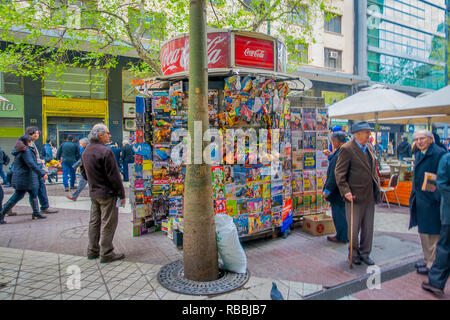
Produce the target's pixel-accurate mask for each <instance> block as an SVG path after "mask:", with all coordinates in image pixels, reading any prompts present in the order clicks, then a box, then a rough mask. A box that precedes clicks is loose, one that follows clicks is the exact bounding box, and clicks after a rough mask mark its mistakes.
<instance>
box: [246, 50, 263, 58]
mask: <svg viewBox="0 0 450 320" xmlns="http://www.w3.org/2000/svg"><path fill="white" fill-rule="evenodd" d="M244 55H245V56H246V57H253V58H258V59H264V50H261V49H256V50H252V49H250V48H247V49H245V51H244Z"/></svg>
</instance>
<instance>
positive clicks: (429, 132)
mask: <svg viewBox="0 0 450 320" xmlns="http://www.w3.org/2000/svg"><path fill="white" fill-rule="evenodd" d="M419 134H424V135H425V136H426V137H428V138H431V139H433V142H434V136H433V133H432V132H431V131H428V130H420V131H417V132H416V133H414V139H415V138H416V137H417V135H419Z"/></svg>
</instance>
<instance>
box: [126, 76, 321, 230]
mask: <svg viewBox="0 0 450 320" xmlns="http://www.w3.org/2000/svg"><path fill="white" fill-rule="evenodd" d="M182 88H183V85H182V82H173V83H172V85H171V87H170V90H168V91H157V92H153V93H152V96H151V97H150V98H142V97H136V106H137V108H136V109H137V122H136V143H137V144H142V143H144V144H146V145H149V146H150V147H151V152H149V155H148V156H143V155H139V154H137V155H136V156H135V164H134V167H133V170H132V174H131V176H132V179H131V184H130V186H131V188H132V189H133V192H131V193H130V197H131V199H130V201H131V203H132V208H133V221H134V223H133V235H134V236H139V235H142V234H145V233H147V232H149V231H153V230H159V229H161V230H163V231H165V232H167V234H168V236H169V237H172V233H173V230H180V231H183V194H184V178H185V173H186V167H185V165H183V164H182V163H181V160H185V159H186V148H185V147H186V145H185V144H182V143H181V144H180V139H174V138H173V137H176V136H177V135H176V134H174V133H175V132H176V130H180V129H187V111H188V93H187V92H182ZM288 93H289V87H288V86H287V84H286V83H285V82H280V81H274V80H273V79H267V78H264V77H262V76H257V77H250V76H232V77H229V78H226V79H225V87H224V90H223V95H221V96H222V98H221V99H220V103H219V91H218V90H209V94H208V109H209V120H210V128H211V129H217V130H220V132H221V133H222V137H223V140H222V141H221V142H222V147H223V152H218V149H215V150H214V151H213V152H211V159H212V161H213V164H212V166H211V170H212V172H211V178H212V194H213V198H214V210H215V213H216V214H217V213H226V214H228V215H230V216H232V217H233V219H234V222H235V224H236V226H237V230H238V233H239V236H240V237H245V236H251V235H254V234H257V233H260V232H265V231H274V230H275V228H277V227H280V226H281V224H282V212H283V208H284V207H287V205H288V204H289V205H291V203H292V210H293V213H294V216H299V215H304V214H313V213H318V212H322V211H323V210H324V209H325V208H326V207H325V204H324V201H323V200H322V196H321V192H319V190H321V189H322V185H323V183H324V181H325V179H326V177H325V175H326V169H327V162H328V161H327V157H326V156H325V155H324V154H323V152H321V150H324V149H327V148H328V140H327V130H328V128H327V123H328V117H327V110H326V109H325V108H316V107H311V108H310V107H308V108H307V107H305V108H295V109H292V110H291V107H290V101H289V100H288V99H287V95H288ZM221 94H222V92H221ZM138 100H139V101H140V103H138ZM139 104H143V106H142V107H141V108H139V107H138V105H139ZM249 128H252V129H255V132H256V133H257V135H258V137H257V138H258V139H257V141H258V146H257V150H258V151H259V150H260V148H263V150H264V149H265V150H267V152H266V153H264V154H263V156H262V157H260V156H261V153H259V155H260V156H258V159H257V161H255V159H252V153H251V152H250V150H249V149H250V146H249V145H248V141H247V142H246V144H245V145H244V146H243V145H242V144H239V143H238V138H239V137H238V136H235V137H234V146H230V145H229V144H231V143H232V142H231V141H229V140H227V139H226V138H225V137H226V136H227V135H226V131H227V130H228V129H235V130H237V129H242V130H243V131H244V132H245V131H246V130H247V129H249ZM260 129H265V130H260ZM275 129H278V130H276V131H277V132H279V136H278V134H277V135H276V136H274V137H273V138H274V141H272V135H273V134H274V132H275ZM261 132H266V134H267V139H259V138H260V137H259V135H260V134H261ZM171 139H174V140H177V141H172V140H171ZM224 140H225V141H224ZM275 140H277V141H275ZM291 141H292V143H291ZM273 142H274V143H273ZM275 142H278V143H275ZM261 144H264V145H261ZM180 146H181V147H180ZM239 147H240V148H242V147H244V148H245V152H244V154H245V156H244V159H242V158H239V156H238V155H239V152H238V151H239V150H237V149H238V148H239ZM272 147H274V148H275V147H276V148H277V150H272ZM230 149H231V150H233V149H234V150H235V153H234V154H233V155H234V158H233V159H229V158H228V159H227V157H226V156H227V154H226V152H225V151H226V150H230ZM274 153H275V154H277V155H278V156H279V157H278V160H279V161H277V162H271V160H273V157H272V156H271V155H272V154H274ZM241 154H242V153H241ZM220 157H221V158H220ZM230 160H231V161H230ZM252 160H253V161H252ZM230 163H231V164H230ZM250 163H254V164H250Z"/></svg>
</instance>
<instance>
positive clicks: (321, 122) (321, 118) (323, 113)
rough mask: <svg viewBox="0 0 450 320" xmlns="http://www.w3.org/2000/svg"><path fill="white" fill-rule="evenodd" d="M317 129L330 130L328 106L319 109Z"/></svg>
mask: <svg viewBox="0 0 450 320" xmlns="http://www.w3.org/2000/svg"><path fill="white" fill-rule="evenodd" d="M316 128H317V131H328V110H327V109H326V108H318V109H317V126H316Z"/></svg>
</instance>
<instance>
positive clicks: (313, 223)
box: [302, 213, 336, 236]
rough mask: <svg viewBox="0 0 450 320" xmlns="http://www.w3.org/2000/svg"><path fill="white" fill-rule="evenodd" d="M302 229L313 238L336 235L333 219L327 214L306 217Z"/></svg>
mask: <svg viewBox="0 0 450 320" xmlns="http://www.w3.org/2000/svg"><path fill="white" fill-rule="evenodd" d="M302 229H303V231H304V232H306V233H309V234H311V235H313V236H323V235H326V234H334V233H336V229H335V227H334V223H333V218H332V217H330V216H327V215H326V214H325V213H320V214H314V215H310V216H305V217H304V218H303V226H302Z"/></svg>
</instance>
